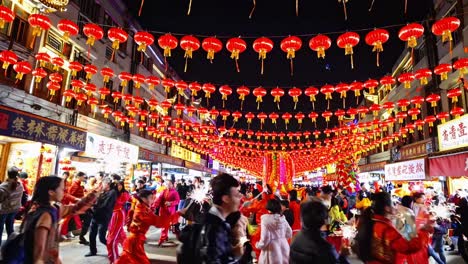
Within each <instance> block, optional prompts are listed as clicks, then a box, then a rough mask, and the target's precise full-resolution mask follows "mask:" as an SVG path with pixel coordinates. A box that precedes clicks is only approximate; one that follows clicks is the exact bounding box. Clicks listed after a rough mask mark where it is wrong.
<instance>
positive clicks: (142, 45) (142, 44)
mask: <svg viewBox="0 0 468 264" xmlns="http://www.w3.org/2000/svg"><path fill="white" fill-rule="evenodd" d="M137 51H141V52H145V51H146V44H145V43H141V44H140V45H138V48H137Z"/></svg>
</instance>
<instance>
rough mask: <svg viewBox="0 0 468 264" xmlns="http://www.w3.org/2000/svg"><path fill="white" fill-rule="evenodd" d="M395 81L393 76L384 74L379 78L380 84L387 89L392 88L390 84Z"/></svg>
mask: <svg viewBox="0 0 468 264" xmlns="http://www.w3.org/2000/svg"><path fill="white" fill-rule="evenodd" d="M395 82H396V81H395V78H393V77H392V76H384V77H382V78H381V79H380V84H381V85H383V87H384V88H385V90H387V91H390V90H392V85H394V84H395Z"/></svg>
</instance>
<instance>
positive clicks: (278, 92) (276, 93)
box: [270, 87, 284, 110]
mask: <svg viewBox="0 0 468 264" xmlns="http://www.w3.org/2000/svg"><path fill="white" fill-rule="evenodd" d="M270 94H271V96H273V103H276V106H277V107H278V110H279V109H280V107H279V103H280V101H281V97H282V96H283V95H284V90H283V89H281V88H279V87H276V88H273V89H272V90H271V91H270Z"/></svg>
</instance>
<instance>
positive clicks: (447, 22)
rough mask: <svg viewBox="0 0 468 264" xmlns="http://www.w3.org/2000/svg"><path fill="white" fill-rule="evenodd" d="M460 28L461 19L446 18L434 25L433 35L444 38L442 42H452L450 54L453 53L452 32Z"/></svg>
mask: <svg viewBox="0 0 468 264" xmlns="http://www.w3.org/2000/svg"><path fill="white" fill-rule="evenodd" d="M458 27H460V19H458V18H456V17H444V18H442V19H440V20H439V21H437V22H435V23H434V24H433V25H432V33H433V34H434V35H437V36H442V42H446V41H450V52H452V41H453V38H452V32H454V31H456V30H457V29H458Z"/></svg>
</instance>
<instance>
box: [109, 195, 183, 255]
mask: <svg viewBox="0 0 468 264" xmlns="http://www.w3.org/2000/svg"><path fill="white" fill-rule="evenodd" d="M179 217H180V214H179V213H175V214H172V215H170V216H167V217H161V216H157V215H155V214H154V213H153V210H152V209H151V208H150V207H149V206H147V205H146V204H144V203H142V202H140V201H139V202H138V203H137V205H136V207H135V210H134V213H133V220H132V223H131V224H130V227H129V228H128V232H129V235H128V236H127V238H126V239H125V242H124V244H123V253H122V255H121V256H120V258H119V259H118V260H117V261H116V262H115V263H116V264H150V261H149V259H148V257H147V256H146V253H145V247H144V245H145V241H146V233H147V232H148V229H149V228H150V227H151V226H156V227H159V228H164V227H165V228H168V227H169V225H170V224H171V223H172V222H176V221H177V220H178V218H179Z"/></svg>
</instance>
